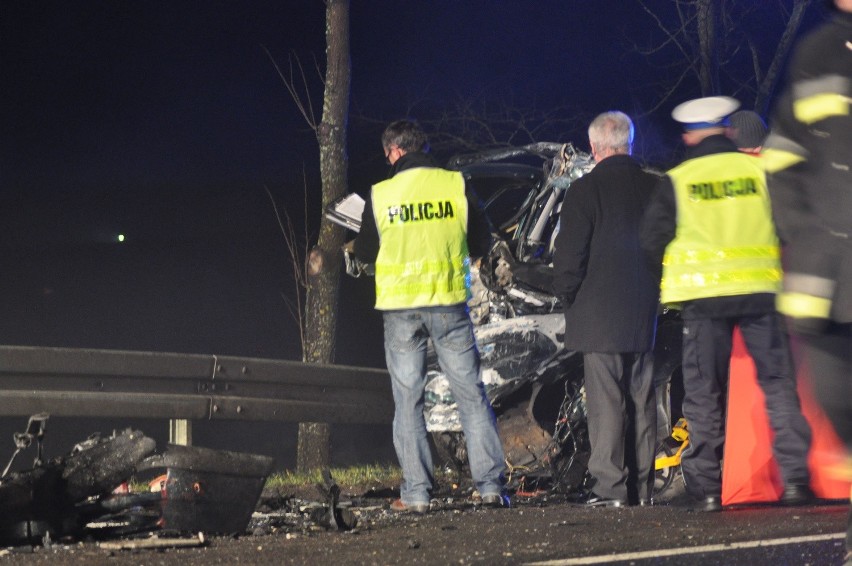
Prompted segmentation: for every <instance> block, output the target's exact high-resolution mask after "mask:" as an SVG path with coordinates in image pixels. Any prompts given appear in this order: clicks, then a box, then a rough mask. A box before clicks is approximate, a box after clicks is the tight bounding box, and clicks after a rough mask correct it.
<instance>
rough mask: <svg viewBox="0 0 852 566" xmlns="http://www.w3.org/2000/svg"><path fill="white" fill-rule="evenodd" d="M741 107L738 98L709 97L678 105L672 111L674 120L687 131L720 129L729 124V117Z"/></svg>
mask: <svg viewBox="0 0 852 566" xmlns="http://www.w3.org/2000/svg"><path fill="white" fill-rule="evenodd" d="M739 107H740V103H739V101H738V100H737V99H736V98H731V97H730V96H707V97H705V98H696V99H694V100H688V101H686V102H684V103H681V104H678V105H677V106H675V109H674V110H672V118H674V119H675V120H677V121H678V122H680V123H681V124H683V127H684V129H686V130H700V129H704V128H719V127H723V126H727V125H728V124H729V122H728V116H730V115H731V114H732V113H733V112H734V110H736V109H737V108H739Z"/></svg>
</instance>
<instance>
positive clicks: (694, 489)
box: [681, 312, 811, 498]
mask: <svg viewBox="0 0 852 566" xmlns="http://www.w3.org/2000/svg"><path fill="white" fill-rule="evenodd" d="M783 324H784V323H783V320H782V318H781V316H780V315H778V314H777V313H775V312H772V313H767V314H762V315H751V316H733V317H726V318H699V319H692V320H684V326H683V332H684V336H683V385H684V399H683V415H684V417H686V419H687V422H688V423H689V446H688V447H687V449H686V450H685V451H684V453H683V457H682V460H681V469H682V470H683V476H684V481H685V482H686V490H687V492H688V493H690V494H691V495H692V496H694V497H698V498H703V497H710V496H720V495H721V493H722V467H721V460H722V454H723V450H724V443H725V410H726V404H727V403H726V401H727V389H728V370H729V368H730V358H731V347H732V341H733V331H734V327H735V326H739V328H740V332H742V335H743V339H744V341H745V344H746V347H747V348H748V351H749V354H751V357H752V359H753V360H754V364H755V367H756V369H757V382H758V384H759V385H760V388H761V389H762V390H763V394H764V396H765V397H766V412H767V414H768V416H769V423H770V426H771V428H772V431H773V432H774V434H775V438H774V440H773V444H772V450H773V453H774V455H775V460H776V462H777V463H778V467H779V468H780V470H781V477H782V479H783V481H784V483H785V485H788V484H808V483H809V480H810V474H809V472H808V465H807V460H808V450H809V449H810V441H811V429H810V426H809V425H808V423H807V421H806V420H805V417H804V416H803V415H802V410H801V406H800V404H799V396H798V393H797V392H796V376H795V370H794V368H793V363H792V359H791V356H790V345H789V340H788V338H787V334H786V331H785V329H784V326H783ZM739 456H742V457H747V455H746V454H742V455H739Z"/></svg>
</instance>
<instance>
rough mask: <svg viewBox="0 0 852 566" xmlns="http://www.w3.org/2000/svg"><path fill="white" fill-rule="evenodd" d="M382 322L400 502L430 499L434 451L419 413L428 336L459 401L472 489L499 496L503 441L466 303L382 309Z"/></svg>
mask: <svg viewBox="0 0 852 566" xmlns="http://www.w3.org/2000/svg"><path fill="white" fill-rule="evenodd" d="M384 323H385V358H386V360H387V365H388V371H389V372H390V375H391V385H392V389H393V399H394V405H395V412H394V418H393V444H394V448H395V449H396V455H397V458H398V459H399V464H400V466H402V476H403V481H402V486H401V488H400V496H401V499H402V502H403V503H405V504H406V505H413V504H420V503H428V502H429V500H430V492H431V490H432V480H433V477H432V470H433V464H432V452H431V450H430V448H429V442H428V437H427V432H426V421H425V419H424V417H423V402H424V393H425V387H426V345H427V341H428V340H429V338H430V337H431V339H432V344H433V347H434V348H435V352H436V353H437V354H438V361H439V363H440V364H441V368H442V369H443V370H444V372H445V373H446V375H447V379H448V380H449V382H450V389H451V390H452V392H453V398H454V399H455V400H456V403H457V404H458V408H459V417H460V419H461V424H462V429H463V430H464V434H465V439H466V441H467V453H468V459H469V461H470V471H471V475H472V476H473V481H474V484H475V485H476V489H477V490H479V493H480V494H481V495H482V496H486V495H501V494H502V493H503V487H504V479H503V470H504V468H505V464H504V457H503V445H502V444H501V442H500V437H499V436H498V435H497V425H496V422H495V419H494V411H493V410H492V409H491V404H490V403H489V402H488V398H487V397H486V396H485V386H484V385H483V384H482V378H481V376H480V369H479V351H478V350H477V349H476V342H475V341H474V337H473V325H472V324H471V322H470V317H469V316H468V313H467V306H466V305H464V304H460V305H457V306H453V307H442V308H441V309H434V308H425V309H410V310H396V311H385V312H384Z"/></svg>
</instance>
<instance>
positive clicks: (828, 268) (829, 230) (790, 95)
mask: <svg viewBox="0 0 852 566" xmlns="http://www.w3.org/2000/svg"><path fill="white" fill-rule="evenodd" d="M850 104H852V14H850V13H837V14H835V16H834V19H833V20H832V21H831V22H829V23H827V24H825V25H824V26H823V27H821V28H819V29H818V30H816V31H815V32H813V33H812V34H810V35H809V36H807V37H805V38H804V39H803V40H802V41H801V43H800V44H799V47H798V48H797V49H796V51H795V53H794V55H793V57H792V59H791V63H790V72H789V78H788V86H787V89H786V91H785V92H784V93H783V94H782V96H781V98H780V99H779V102H778V104H777V106H776V108H775V110H774V114H773V116H772V120H771V127H772V128H771V130H772V131H771V133H770V136H769V137H768V138H767V140H766V143H765V146H764V148H765V149H764V160H765V162H766V167H767V173H768V177H769V190H770V193H771V195H772V206H773V212H774V214H775V219H776V222H777V225H778V233H779V236H780V237H781V240H782V242H783V244H784V288H783V292H782V293H781V294H780V295H779V297H778V309H779V310H780V311H781V312H783V313H784V314H787V315H789V316H792V317H793V318H794V319H799V320H800V322H801V323H802V324H805V325H807V323H806V322H805V320H806V319H811V320H820V319H821V320H823V321H825V320H826V319H829V318H830V319H832V320H835V321H837V322H841V323H849V322H852V112H850ZM797 324H799V322H797Z"/></svg>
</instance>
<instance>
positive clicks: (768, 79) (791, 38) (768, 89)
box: [754, 0, 813, 116]
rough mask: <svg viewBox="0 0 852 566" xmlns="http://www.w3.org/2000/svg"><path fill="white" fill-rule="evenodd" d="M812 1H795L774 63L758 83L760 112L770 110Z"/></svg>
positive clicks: (756, 100) (757, 103)
mask: <svg viewBox="0 0 852 566" xmlns="http://www.w3.org/2000/svg"><path fill="white" fill-rule="evenodd" d="M812 2H813V0H795V2H794V3H793V12H792V13H791V14H790V19H789V20H787V26H786V27H785V28H784V33H783V34H782V35H781V40H780V41H779V42H778V48H777V49H776V50H775V55H774V56H773V57H772V63H771V64H770V65H769V69H767V71H766V76H764V77H763V80H762V81H760V84H759V85H758V89H757V96H756V97H755V101H754V110H755V112H757V113H758V114H763V115H764V116H766V114H767V113H768V111H769V102H770V100H772V95H773V93H774V92H775V89H776V87H777V86H778V82H779V81H780V79H781V77H780V73H781V68H782V67H783V66H784V61H785V60H786V59H787V55H788V54H789V53H790V49H792V48H793V43H794V42H795V40H796V35H797V33H798V31H799V26H800V25H801V24H802V18H803V17H804V15H805V11H807V9H808V6H810V5H811V3H812Z"/></svg>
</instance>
